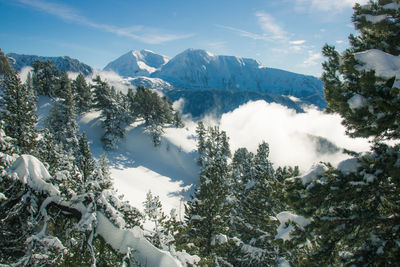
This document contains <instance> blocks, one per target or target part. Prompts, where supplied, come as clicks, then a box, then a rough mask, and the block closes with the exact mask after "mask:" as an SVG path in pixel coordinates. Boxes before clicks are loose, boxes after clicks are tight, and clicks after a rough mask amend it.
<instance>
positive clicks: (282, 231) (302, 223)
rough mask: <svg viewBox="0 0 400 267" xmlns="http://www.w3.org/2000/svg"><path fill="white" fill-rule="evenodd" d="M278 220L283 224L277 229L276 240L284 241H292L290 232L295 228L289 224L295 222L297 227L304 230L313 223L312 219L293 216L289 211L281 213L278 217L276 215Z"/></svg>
mask: <svg viewBox="0 0 400 267" xmlns="http://www.w3.org/2000/svg"><path fill="white" fill-rule="evenodd" d="M276 218H277V219H278V220H279V222H280V223H281V224H280V225H279V227H278V229H277V232H278V233H277V234H276V236H275V240H276V239H283V240H284V241H286V240H291V237H290V232H291V231H292V230H293V229H294V226H293V225H292V224H290V223H289V224H288V222H295V223H296V224H297V226H299V227H300V228H301V229H304V227H306V226H307V225H308V224H310V223H311V221H312V220H311V219H307V218H304V217H303V216H300V215H297V214H293V213H291V212H289V211H282V212H280V213H279V214H278V215H276Z"/></svg>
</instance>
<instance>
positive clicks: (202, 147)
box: [196, 121, 206, 166]
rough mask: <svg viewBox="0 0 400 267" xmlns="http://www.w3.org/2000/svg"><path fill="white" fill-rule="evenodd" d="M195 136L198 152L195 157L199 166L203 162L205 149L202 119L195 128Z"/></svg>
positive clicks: (204, 132) (204, 131)
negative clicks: (197, 155)
mask: <svg viewBox="0 0 400 267" xmlns="http://www.w3.org/2000/svg"><path fill="white" fill-rule="evenodd" d="M196 136H197V152H198V153H199V157H198V158H197V163H198V164H199V165H200V166H203V164H204V163H205V157H206V155H205V150H206V139H205V138H206V129H205V128H204V124H203V122H202V121H199V123H198V124H197V128H196Z"/></svg>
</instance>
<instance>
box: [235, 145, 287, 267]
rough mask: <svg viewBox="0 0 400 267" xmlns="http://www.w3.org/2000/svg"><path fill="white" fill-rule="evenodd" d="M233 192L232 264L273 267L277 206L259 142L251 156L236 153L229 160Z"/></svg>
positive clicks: (272, 178) (271, 174)
mask: <svg viewBox="0 0 400 267" xmlns="http://www.w3.org/2000/svg"><path fill="white" fill-rule="evenodd" d="M232 165H233V170H234V172H233V174H234V178H233V180H234V181H235V182H234V184H235V186H234V188H236V190H235V191H236V192H235V194H234V195H235V198H236V199H237V201H238V204H237V205H235V209H234V211H235V212H234V214H235V222H234V228H235V229H236V231H237V232H236V234H235V236H236V238H238V239H240V241H241V245H240V246H239V251H238V253H237V254H238V256H237V257H236V261H237V262H236V264H237V265H241V266H269V265H275V264H276V263H277V259H278V255H279V248H278V247H277V246H276V245H275V244H274V238H273V237H274V236H275V232H276V228H277V224H276V221H275V219H273V218H274V217H275V215H276V214H277V213H278V212H279V211H281V205H280V203H279V202H277V201H276V200H275V198H274V189H275V188H274V184H275V181H276V179H275V175H274V170H273V168H272V164H271V162H270V161H269V146H268V144H267V143H265V142H263V143H261V144H260V145H259V147H258V149H257V154H256V155H253V154H252V153H249V152H248V151H247V150H246V149H239V150H238V151H237V152H236V153H235V156H234V160H233V163H232Z"/></svg>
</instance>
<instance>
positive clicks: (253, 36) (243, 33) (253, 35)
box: [216, 25, 272, 41]
mask: <svg viewBox="0 0 400 267" xmlns="http://www.w3.org/2000/svg"><path fill="white" fill-rule="evenodd" d="M216 26H218V27H220V28H223V29H226V30H230V31H233V32H236V33H237V34H239V35H240V36H242V37H247V38H250V39H253V40H264V41H272V39H271V38H269V37H268V36H266V35H264V34H257V33H252V32H248V31H245V30H242V29H238V28H234V27H230V26H225V25H216Z"/></svg>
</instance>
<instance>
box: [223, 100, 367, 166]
mask: <svg viewBox="0 0 400 267" xmlns="http://www.w3.org/2000/svg"><path fill="white" fill-rule="evenodd" d="M341 121H342V119H341V117H340V116H339V115H332V114H325V113H323V112H322V111H319V110H316V109H309V110H307V111H306V112H305V113H296V112H295V111H294V110H291V109H289V108H287V107H284V106H282V105H279V104H275V103H270V104H269V103H266V102H265V101H256V102H249V103H247V104H245V105H243V106H241V107H239V108H237V109H236V110H234V111H232V112H230V113H226V114H224V115H223V116H222V118H221V120H220V128H221V129H222V130H224V131H226V132H227V135H228V136H229V138H230V145H231V149H232V152H234V151H235V150H236V149H238V148H240V147H246V148H247V149H248V150H249V151H252V152H256V151H257V147H258V145H259V144H260V143H261V142H262V141H266V142H267V143H268V144H269V146H270V159H271V161H272V162H273V163H274V166H275V167H278V166H285V165H290V166H294V165H298V166H299V167H300V168H301V170H303V171H305V170H307V169H309V168H310V167H311V165H312V164H314V163H318V162H320V161H325V162H331V163H332V164H337V163H338V162H339V161H341V160H343V159H345V158H346V157H347V155H344V154H342V153H336V154H320V153H318V152H317V151H316V144H315V142H313V141H312V139H310V135H313V136H320V137H323V138H326V139H328V140H329V141H331V142H333V143H334V144H335V145H336V146H338V147H340V148H347V149H350V150H354V151H357V152H362V151H367V150H368V148H369V143H368V142H367V140H366V139H352V138H349V137H347V136H346V135H345V128H344V126H343V125H341Z"/></svg>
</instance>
